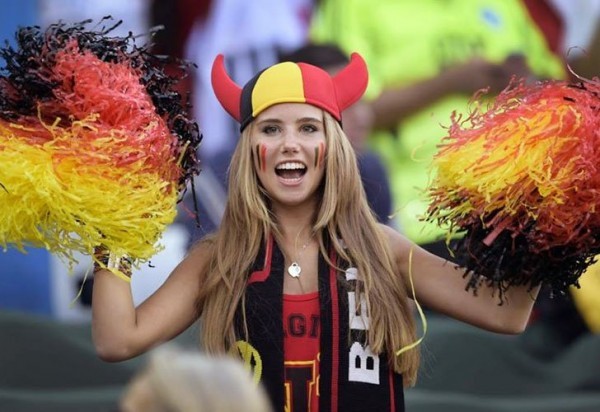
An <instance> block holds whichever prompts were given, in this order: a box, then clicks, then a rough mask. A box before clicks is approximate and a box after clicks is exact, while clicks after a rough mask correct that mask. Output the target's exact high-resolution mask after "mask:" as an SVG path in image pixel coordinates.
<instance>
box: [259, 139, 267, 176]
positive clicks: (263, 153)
mask: <svg viewBox="0 0 600 412" xmlns="http://www.w3.org/2000/svg"><path fill="white" fill-rule="evenodd" d="M260 159H261V163H262V166H261V168H260V169H261V170H262V171H263V172H264V171H265V170H267V147H266V146H265V145H262V144H261V145H260Z"/></svg>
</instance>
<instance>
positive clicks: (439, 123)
mask: <svg viewBox="0 0 600 412" xmlns="http://www.w3.org/2000/svg"><path fill="white" fill-rule="evenodd" d="M311 36H312V38H313V40H314V41H316V42H333V43H337V44H338V45H339V46H340V47H342V49H344V50H345V51H346V52H353V51H356V52H359V53H361V55H362V56H363V57H364V58H365V60H366V61H367V64H368V65H369V74H370V78H369V89H368V91H367V97H368V98H371V99H373V98H375V97H377V95H378V94H379V93H380V92H381V91H382V90H383V89H384V88H386V87H389V86H395V87H397V86H402V85H411V84H414V83H416V82H418V81H422V80H425V79H428V78H432V77H435V76H437V75H438V74H439V73H441V72H442V71H443V70H444V69H445V68H447V67H450V66H454V65H456V64H458V63H462V62H466V61H468V60H470V59H471V58H473V57H482V58H485V59H487V60H488V61H491V62H497V63H500V62H502V61H503V60H504V59H505V58H507V57H508V56H509V55H511V54H515V53H518V54H523V55H525V56H526V59H527V62H528V65H529V67H530V69H531V70H532V71H533V72H534V74H536V75H537V76H538V77H541V78H563V77H564V76H565V72H564V68H563V64H562V62H561V60H560V59H559V58H558V57H557V56H555V55H554V54H552V52H551V51H550V50H549V48H548V47H547V45H546V42H545V39H544V38H543V35H542V33H541V32H540V31H539V29H538V28H537V26H536V25H535V23H534V21H533V20H532V19H531V18H530V16H529V14H528V12H527V10H526V8H525V6H523V5H522V4H521V2H520V1H517V0H418V1H414V0H377V1H371V0H322V1H321V5H320V7H319V9H318V10H317V11H316V15H315V17H314V20H313V27H312V28H311ZM470 99H471V97H470V96H467V95H458V94H457V95H451V96H446V97H444V98H442V99H440V100H438V101H437V102H436V103H435V104H433V105H431V106H429V107H427V108H425V109H423V110H421V111H420V112H417V113H415V114H413V115H411V116H410V117H408V118H406V119H405V120H404V121H402V122H401V123H398V127H397V129H396V130H395V131H394V132H386V131H377V132H374V133H372V136H371V138H370V145H371V146H372V148H373V149H374V150H375V151H376V152H377V153H378V154H379V155H380V156H381V157H382V158H383V160H384V163H385V165H386V167H387V170H388V173H389V177H390V183H391V186H392V195H393V200H394V208H395V210H396V224H397V227H398V228H399V229H400V230H401V231H403V232H404V233H405V234H406V235H407V236H408V237H409V238H410V239H412V240H413V241H415V242H417V243H427V242H432V241H435V240H438V239H440V238H443V236H444V233H445V232H444V230H442V229H441V228H439V227H437V226H436V225H435V224H433V223H425V222H423V221H421V220H420V219H419V218H420V217H422V216H424V215H425V213H426V211H427V206H428V200H427V196H426V193H425V189H426V187H427V185H428V182H429V180H430V163H431V160H432V158H433V156H434V154H435V153H436V145H437V144H438V143H439V142H440V141H441V139H442V137H444V136H445V135H446V130H445V129H444V126H448V125H449V124H450V118H451V115H452V112H453V111H456V112H457V114H459V113H465V112H466V111H467V108H468V103H469V100H470Z"/></svg>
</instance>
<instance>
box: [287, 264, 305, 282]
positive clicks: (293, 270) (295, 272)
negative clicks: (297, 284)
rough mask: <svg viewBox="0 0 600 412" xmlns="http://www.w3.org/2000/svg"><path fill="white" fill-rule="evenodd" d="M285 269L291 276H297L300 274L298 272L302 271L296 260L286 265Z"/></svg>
mask: <svg viewBox="0 0 600 412" xmlns="http://www.w3.org/2000/svg"><path fill="white" fill-rule="evenodd" d="M287 271H288V273H289V274H290V276H291V277H293V278H297V277H298V276H300V272H302V268H301V267H300V265H299V264H297V263H296V262H292V264H291V265H290V266H288V269H287Z"/></svg>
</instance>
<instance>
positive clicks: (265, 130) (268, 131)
mask: <svg viewBox="0 0 600 412" xmlns="http://www.w3.org/2000/svg"><path fill="white" fill-rule="evenodd" d="M261 131H262V132H263V133H264V134H275V133H277V132H278V131H279V127H277V126H264V127H263V128H262V130H261Z"/></svg>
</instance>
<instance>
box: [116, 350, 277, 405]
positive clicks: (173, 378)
mask: <svg viewBox="0 0 600 412" xmlns="http://www.w3.org/2000/svg"><path fill="white" fill-rule="evenodd" d="M120 411H121V412H192V411H193V412H239V411H245V412H270V411H271V408H270V405H269V401H268V398H267V396H266V394H265V393H264V391H263V390H262V388H261V387H260V386H257V385H255V384H254V383H253V382H252V379H251V378H250V375H249V374H248V371H247V370H245V369H244V368H243V367H242V366H241V365H240V364H239V363H238V362H235V361H234V360H233V359H231V358H225V357H208V356H205V355H202V354H200V353H197V352H188V351H184V350H180V349H176V348H160V349H158V350H156V351H155V352H154V353H153V354H152V356H151V357H150V361H149V362H148V365H147V366H146V367H145V368H144V369H143V370H142V371H141V372H140V373H138V374H137V375H136V376H135V377H134V378H133V380H132V381H131V382H130V383H129V385H128V386H127V388H126V389H125V392H124V394H123V397H122V399H121V402H120Z"/></svg>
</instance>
